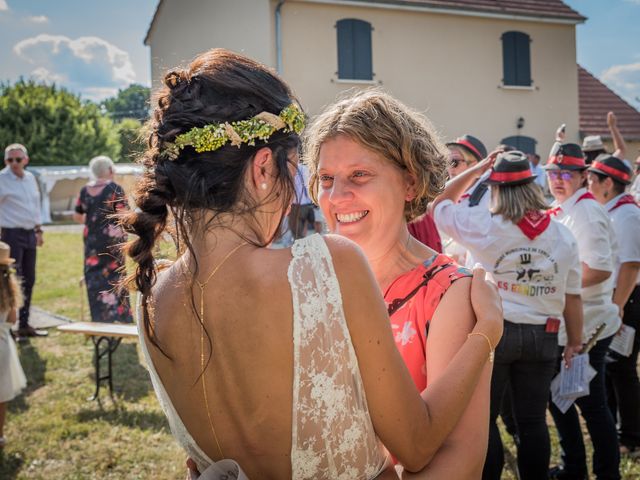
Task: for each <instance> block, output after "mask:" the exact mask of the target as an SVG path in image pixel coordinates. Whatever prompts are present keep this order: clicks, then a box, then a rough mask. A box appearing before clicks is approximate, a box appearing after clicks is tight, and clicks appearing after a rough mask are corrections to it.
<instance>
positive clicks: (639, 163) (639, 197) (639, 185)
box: [629, 155, 640, 203]
mask: <svg viewBox="0 0 640 480" xmlns="http://www.w3.org/2000/svg"><path fill="white" fill-rule="evenodd" d="M635 169H636V178H635V179H634V180H633V183H632V184H631V188H630V189H629V193H630V194H631V195H632V196H633V198H634V199H635V200H636V202H638V203H640V155H639V156H638V158H636V163H635Z"/></svg>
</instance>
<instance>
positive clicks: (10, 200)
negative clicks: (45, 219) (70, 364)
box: [0, 143, 47, 337]
mask: <svg viewBox="0 0 640 480" xmlns="http://www.w3.org/2000/svg"><path fill="white" fill-rule="evenodd" d="M4 163H5V168H3V169H2V170H0V229H1V231H2V233H1V235H0V237H1V240H2V241H3V242H5V243H7V244H9V246H10V248H11V257H12V258H15V259H16V270H17V272H18V275H20V277H21V279H22V290H23V294H24V306H23V307H22V308H21V309H20V313H19V317H18V318H19V320H18V322H19V323H18V336H19V337H35V336H44V335H46V334H47V332H46V330H36V329H34V328H33V327H31V326H30V325H29V307H30V305H31V294H32V292H33V285H34V284H35V281H36V247H38V246H41V245H42V243H43V239H42V229H41V223H42V220H41V217H40V190H39V189H38V183H37V181H36V179H35V177H34V176H33V174H32V173H31V172H27V171H26V170H25V167H26V166H27V164H28V163H29V155H28V153H27V149H26V148H25V147H24V145H21V144H19V143H14V144H11V145H9V146H8V147H7V148H6V149H5V151H4Z"/></svg>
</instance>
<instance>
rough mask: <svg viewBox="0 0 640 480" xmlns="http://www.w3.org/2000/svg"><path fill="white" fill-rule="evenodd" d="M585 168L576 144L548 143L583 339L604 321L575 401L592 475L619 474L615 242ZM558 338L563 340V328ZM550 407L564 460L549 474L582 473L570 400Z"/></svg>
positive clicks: (581, 452)
mask: <svg viewBox="0 0 640 480" xmlns="http://www.w3.org/2000/svg"><path fill="white" fill-rule="evenodd" d="M586 168H587V165H586V164H585V160H584V156H583V153H582V150H581V149H580V146H579V145H576V144H572V143H566V144H561V143H559V142H557V143H556V144H555V145H554V146H553V148H552V150H551V154H550V157H549V161H548V162H547V165H546V166H545V169H546V170H547V177H548V181H549V188H550V190H551V194H552V195H553V197H554V198H555V200H556V201H555V204H554V206H555V207H556V208H554V209H553V210H552V212H553V214H554V218H555V219H556V220H557V221H559V222H561V223H562V224H564V225H565V226H567V227H568V228H569V230H571V232H572V233H573V235H574V236H575V238H576V240H577V242H578V253H579V255H580V261H581V263H582V304H583V310H584V328H583V342H586V341H587V340H588V339H589V338H590V337H591V336H592V335H593V334H594V333H595V331H596V330H597V329H598V327H600V325H604V330H603V331H602V332H601V333H600V336H599V337H598V340H597V341H596V343H595V345H594V347H593V348H592V349H591V350H590V351H589V363H590V364H591V366H592V367H593V368H594V369H595V370H596V372H597V373H596V376H595V377H594V379H593V380H592V381H591V383H590V385H589V387H590V394H589V395H588V396H585V397H581V398H578V399H577V400H576V404H577V405H578V406H579V407H580V413H581V414H582V417H583V418H584V420H585V422H586V423H587V428H588V429H589V433H590V435H591V441H592V443H593V450H594V454H593V471H594V473H595V474H596V477H597V478H603V479H605V478H606V479H619V478H620V471H619V464H620V453H619V451H618V437H617V432H616V426H615V422H614V419H613V416H612V415H611V411H610V410H609V408H608V405H607V393H606V387H605V355H606V353H607V351H608V348H609V344H610V343H611V340H612V338H613V335H615V333H616V332H617V331H618V329H619V328H620V325H621V320H620V317H619V316H618V307H617V306H616V305H615V304H614V303H613V301H612V295H613V277H612V273H613V270H614V258H615V255H616V250H617V246H616V238H615V233H614V231H613V227H612V225H611V221H610V220H609V216H608V215H607V212H606V211H605V210H604V208H602V206H601V205H600V204H599V203H598V202H597V201H596V200H595V198H594V197H593V195H592V194H591V193H589V192H587V190H586V188H584V184H585V181H586ZM559 341H560V343H561V344H564V342H566V332H565V331H564V329H562V328H561V330H560V337H559ZM550 409H551V414H552V415H553V419H554V421H555V424H556V427H557V428H558V432H559V434H560V439H561V440H560V445H561V447H562V461H563V467H561V468H559V469H553V471H552V478H558V479H563V480H564V479H582V478H587V472H588V469H587V458H586V452H585V447H584V440H583V438H582V431H581V427H580V421H579V418H578V412H577V409H576V406H575V404H574V405H572V406H571V407H570V408H569V410H567V412H566V413H564V414H563V413H562V412H561V411H560V410H559V409H558V408H557V407H556V406H555V405H553V404H551V406H550Z"/></svg>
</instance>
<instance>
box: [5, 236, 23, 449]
mask: <svg viewBox="0 0 640 480" xmlns="http://www.w3.org/2000/svg"><path fill="white" fill-rule="evenodd" d="M14 262H15V260H14V259H13V258H10V257H9V245H7V244H6V243H4V242H0V449H2V448H3V447H4V446H5V443H6V439H5V438H4V419H5V416H6V413H7V402H8V401H9V400H12V399H13V398H15V396H16V395H18V394H19V393H20V391H21V390H22V389H23V388H24V387H25V386H26V385H27V379H26V378H25V376H24V371H23V370H22V366H21V365H20V359H19V358H18V352H17V350H16V346H15V344H14V343H13V339H12V338H11V335H10V334H9V329H10V328H11V324H12V323H15V321H16V314H17V311H18V309H19V308H20V307H21V306H22V292H21V290H20V285H19V283H18V279H17V278H16V275H15V270H13V268H12V267H11V265H12V264H13V263H14Z"/></svg>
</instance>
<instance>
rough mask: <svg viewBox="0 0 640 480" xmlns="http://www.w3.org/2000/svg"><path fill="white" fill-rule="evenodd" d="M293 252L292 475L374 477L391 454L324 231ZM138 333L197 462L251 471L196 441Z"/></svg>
mask: <svg viewBox="0 0 640 480" xmlns="http://www.w3.org/2000/svg"><path fill="white" fill-rule="evenodd" d="M292 254H293V258H292V260H291V263H290V265H289V271H288V276H289V283H290V285H291V294H292V297H293V343H294V365H293V368H294V370H293V371H294V376H293V405H292V407H293V408H292V426H293V428H292V432H291V435H292V446H291V472H292V474H291V476H292V478H293V479H295V480H304V479H335V480H347V479H348V480H358V479H362V480H366V479H372V478H375V477H376V476H378V475H379V474H380V473H381V472H382V471H383V470H384V469H385V468H386V466H387V457H386V456H385V454H384V450H383V448H382V446H381V445H380V442H379V440H378V438H377V437H376V435H375V432H374V430H373V425H372V423H371V419H370V417H369V409H368V407H367V399H366V396H365V391H364V386H363V384H362V378H361V376H360V370H359V368H358V360H357V358H356V354H355V351H354V349H353V344H352V343H351V336H350V335H349V330H348V328H347V323H346V320H345V317H344V310H343V308H342V297H341V294H340V286H339V284H338V279H337V278H336V274H335V271H334V269H333V262H332V259H331V255H330V253H329V249H328V248H327V245H326V243H325V241H324V239H323V238H322V237H321V236H320V235H312V236H310V237H307V238H304V239H301V240H298V241H296V242H295V243H294V244H293V247H292ZM140 339H141V342H140V344H141V348H142V351H143V353H144V356H145V358H146V361H147V365H148V369H149V373H150V375H151V380H152V383H153V386H154V389H155V391H156V395H157V396H158V399H159V401H160V405H161V406H162V408H163V410H164V412H165V414H166V415H167V418H168V420H169V425H170V427H171V431H172V433H173V435H174V436H175V438H176V439H177V441H178V442H179V443H180V445H181V446H182V447H183V448H184V449H185V450H186V452H187V454H188V455H189V456H190V457H191V458H193V460H194V461H195V462H196V464H197V465H198V467H199V470H200V471H201V472H202V471H205V469H207V468H210V469H216V468H218V467H220V471H221V473H224V474H227V475H230V477H231V478H246V477H242V476H241V475H242V473H241V471H239V467H238V466H237V464H235V462H231V463H228V464H222V463H221V462H216V463H215V464H214V463H213V462H212V460H211V459H210V458H209V457H208V456H207V455H206V454H205V453H204V452H203V451H202V449H200V447H198V445H197V444H196V442H195V441H194V440H193V438H192V437H191V435H190V434H189V432H188V431H187V429H186V428H185V426H184V424H183V423H182V421H181V419H180V417H179V416H178V414H177V412H176V410H175V408H174V407H173V405H172V404H171V400H170V399H169V396H168V395H167V393H166V391H165V389H164V386H163V385H162V383H161V382H160V380H159V377H158V375H157V373H156V371H155V368H154V366H153V363H152V362H151V357H150V356H149V352H148V350H147V346H146V342H145V341H144V338H143V334H142V333H141V336H140ZM226 462H229V461H226ZM223 470H224V471H223ZM238 471H239V472H238ZM236 472H238V473H236ZM207 478H212V479H213V478H218V477H217V476H215V475H213V474H212V475H211V477H207Z"/></svg>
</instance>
